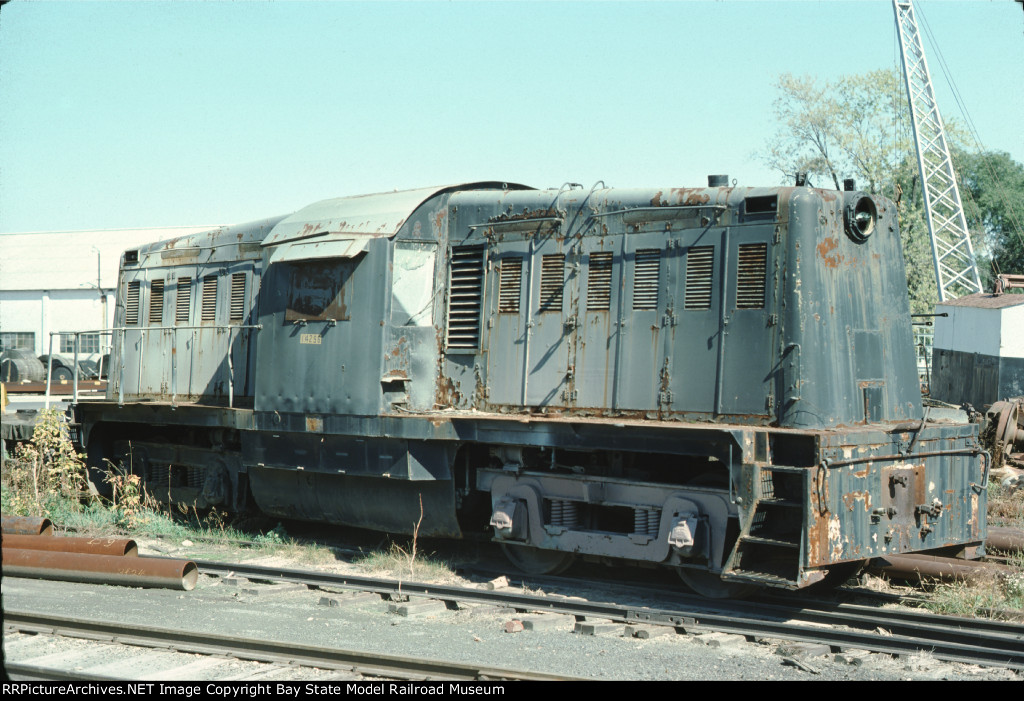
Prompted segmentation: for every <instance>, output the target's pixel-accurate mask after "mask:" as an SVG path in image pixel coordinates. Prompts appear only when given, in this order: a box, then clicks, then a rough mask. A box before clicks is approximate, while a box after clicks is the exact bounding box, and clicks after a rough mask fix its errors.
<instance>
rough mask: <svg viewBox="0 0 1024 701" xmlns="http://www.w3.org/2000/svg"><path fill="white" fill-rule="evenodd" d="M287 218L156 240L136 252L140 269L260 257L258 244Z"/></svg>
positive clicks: (278, 217) (263, 220)
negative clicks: (200, 259)
mask: <svg viewBox="0 0 1024 701" xmlns="http://www.w3.org/2000/svg"><path fill="white" fill-rule="evenodd" d="M285 216H286V215H280V216H276V217H268V218H266V219H259V220H257V221H252V222H247V223H245V224H236V225H235V226H221V227H217V228H216V229H210V230H208V231H200V232H198V233H194V234H188V235H185V236H177V237H175V238H172V239H164V240H163V241H156V242H154V243H149V244H146V245H144V246H140V247H139V249H138V260H139V264H140V265H142V266H146V265H153V264H165V265H166V264H174V263H188V262H194V261H196V260H198V259H199V258H200V257H201V254H203V252H205V254H203V255H202V258H203V262H204V263H206V262H216V261H218V260H221V259H225V260H240V259H245V258H259V257H260V255H261V251H262V249H261V247H260V243H261V242H262V241H263V239H264V238H266V237H267V235H269V233H270V232H271V230H272V229H273V228H274V226H275V225H276V224H277V223H278V222H280V221H281V220H282V219H284V218H285Z"/></svg>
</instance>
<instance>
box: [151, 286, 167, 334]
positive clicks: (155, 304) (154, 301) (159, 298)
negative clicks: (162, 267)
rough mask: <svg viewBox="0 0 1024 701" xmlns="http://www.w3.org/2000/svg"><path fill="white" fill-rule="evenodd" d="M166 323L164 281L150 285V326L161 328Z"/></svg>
mask: <svg viewBox="0 0 1024 701" xmlns="http://www.w3.org/2000/svg"><path fill="white" fill-rule="evenodd" d="M163 322H164V281H163V280H153V282H151V283H149V325H150V326H159V325H160V324H162V323H163Z"/></svg>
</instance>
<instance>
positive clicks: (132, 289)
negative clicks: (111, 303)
mask: <svg viewBox="0 0 1024 701" xmlns="http://www.w3.org/2000/svg"><path fill="white" fill-rule="evenodd" d="M140 284H141V283H138V282H129V283H128V295H127V297H126V298H125V303H124V325H125V326H135V325H137V324H138V323H139V285H140Z"/></svg>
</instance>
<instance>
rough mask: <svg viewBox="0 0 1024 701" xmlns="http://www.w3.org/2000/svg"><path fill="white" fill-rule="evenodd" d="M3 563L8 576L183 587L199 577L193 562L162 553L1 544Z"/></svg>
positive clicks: (135, 585)
mask: <svg viewBox="0 0 1024 701" xmlns="http://www.w3.org/2000/svg"><path fill="white" fill-rule="evenodd" d="M3 567H4V576H8V577H27V578H30V579H57V580H62V581H67V582H92V583H96V584H120V585H124V586H132V587H153V588H164V589H181V590H183V591H191V590H192V589H194V588H195V586H196V581H197V580H198V579H199V568H198V567H196V563H194V562H191V561H189V560H170V559H166V558H162V557H117V556H114V555H84V554H82V553H63V552H47V551H45V550H16V549H14V548H4V553H3Z"/></svg>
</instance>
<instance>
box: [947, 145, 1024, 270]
mask: <svg viewBox="0 0 1024 701" xmlns="http://www.w3.org/2000/svg"><path fill="white" fill-rule="evenodd" d="M953 160H954V162H955V164H956V165H957V166H958V168H957V170H958V173H959V176H960V190H961V193H962V197H963V201H964V212H965V214H966V215H967V225H968V227H969V228H970V229H971V232H972V234H973V233H974V232H975V231H977V232H979V233H980V238H981V245H980V246H979V248H981V250H982V254H983V256H984V257H985V258H986V259H987V261H988V265H986V266H985V267H984V269H982V270H981V274H982V277H983V279H984V280H985V283H984V284H985V287H986V289H991V283H992V281H993V280H994V278H995V275H997V274H999V273H1013V274H1017V275H1020V274H1024V165H1021V164H1020V163H1017V162H1016V161H1015V160H1013V159H1012V158H1010V154H1008V153H1001V152H994V151H986V152H984V153H957V154H955V155H954V159H953Z"/></svg>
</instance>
